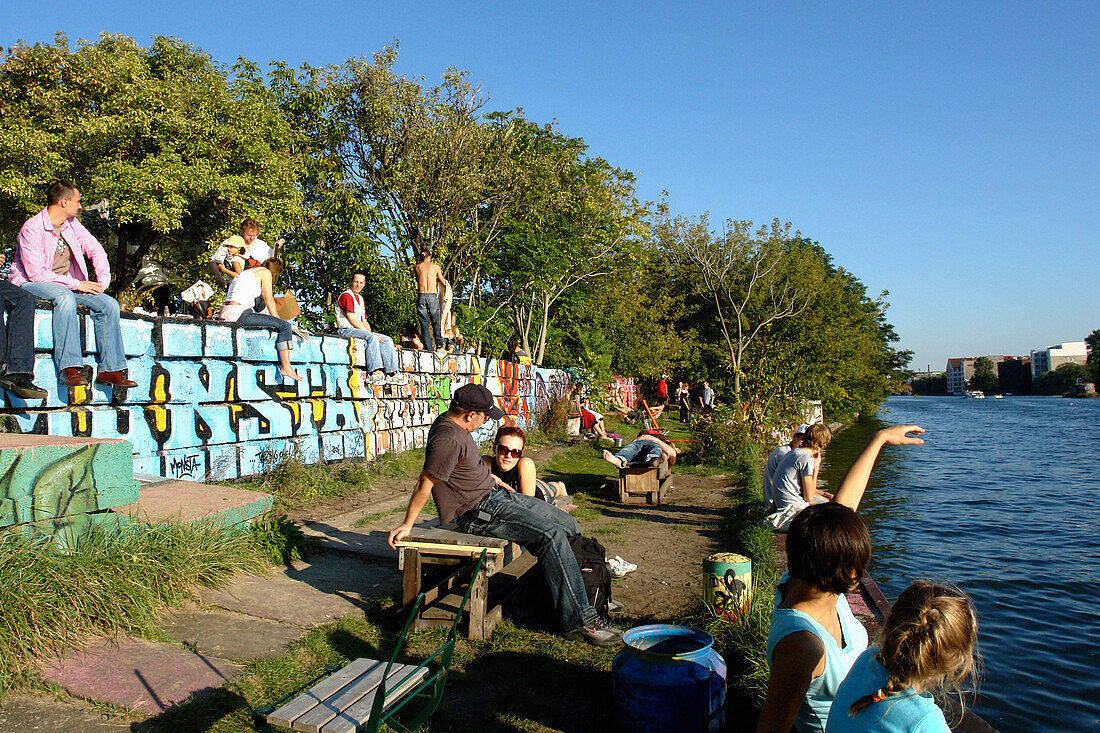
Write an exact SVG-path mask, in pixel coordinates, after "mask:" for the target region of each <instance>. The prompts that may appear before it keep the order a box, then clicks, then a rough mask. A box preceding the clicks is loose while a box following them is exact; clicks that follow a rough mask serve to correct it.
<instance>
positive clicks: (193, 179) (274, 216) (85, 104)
mask: <svg viewBox="0 0 1100 733" xmlns="http://www.w3.org/2000/svg"><path fill="white" fill-rule="evenodd" d="M295 140H296V135H295V132H294V131H293V130H292V129H291V127H290V125H289V124H288V123H287V121H286V120H285V119H284V118H283V116H282V114H281V113H280V111H279V109H278V107H277V106H276V105H275V104H274V102H273V99H272V97H271V94H270V93H269V92H268V91H267V90H266V89H265V87H264V86H263V84H262V83H260V82H259V81H258V80H257V79H256V78H255V77H254V76H252V75H251V74H249V73H247V71H245V72H244V73H240V74H235V75H234V76H232V77H230V78H227V76H226V73H225V71H224V70H222V69H220V68H218V67H217V66H215V65H214V64H213V63H212V62H211V60H210V58H209V56H207V55H206V54H205V53H203V52H202V51H200V50H198V49H196V48H194V47H193V46H191V45H189V44H186V43H183V42H182V41H179V40H176V39H173V38H164V37H156V38H154V39H153V42H152V45H151V46H150V47H149V48H148V49H145V48H142V47H140V46H138V45H137V44H136V43H135V42H134V41H133V40H132V39H130V38H126V37H124V36H118V35H111V34H104V35H102V36H101V37H100V38H99V40H98V41H96V42H94V43H89V42H84V41H82V42H80V43H79V44H78V46H77V48H76V50H70V49H69V45H68V41H67V39H66V38H65V36H64V35H63V34H58V36H57V38H56V41H55V43H54V44H53V45H47V44H36V45H34V46H27V45H25V44H23V43H18V44H16V45H15V47H14V48H12V49H11V52H10V54H9V55H8V56H6V57H5V58H4V59H3V61H2V63H0V232H2V233H3V236H4V238H5V239H6V240H7V241H9V242H11V241H14V239H15V235H16V232H17V231H18V229H19V227H20V226H21V225H22V223H23V221H24V220H25V219H26V218H28V217H29V216H31V215H32V214H34V213H35V212H36V211H38V210H39V209H41V208H42V207H43V206H44V205H45V195H44V191H45V188H46V186H47V185H48V184H49V183H50V181H52V180H54V179H56V178H67V179H70V180H72V181H73V182H74V183H75V184H76V185H77V187H79V188H80V189H81V192H82V194H83V197H84V199H85V200H86V201H89V202H91V201H96V200H98V199H101V198H106V199H108V200H109V201H110V211H111V220H112V223H113V224H114V225H115V229H116V231H117V234H118V238H119V240H120V242H121V243H120V244H119V245H118V246H117V247H113V248H111V249H113V251H110V250H109V252H110V257H111V270H112V284H111V292H112V293H114V294H116V295H117V294H119V293H120V292H121V291H123V290H125V289H126V288H127V287H129V285H130V284H131V283H132V282H133V280H134V278H135V276H136V274H137V272H138V270H139V269H140V268H141V266H142V262H143V260H145V258H146V257H151V258H153V259H155V260H158V261H159V263H160V264H161V265H162V267H164V268H165V269H166V270H167V271H168V272H169V274H171V275H174V276H176V277H178V278H180V279H183V278H186V277H189V276H193V275H195V274H200V273H199V272H198V268H197V267H195V266H196V265H199V264H200V263H201V262H202V261H203V260H204V254H205V253H206V252H208V251H209V250H210V247H211V246H212V243H214V242H216V241H220V240H221V238H222V237H223V236H224V235H226V234H228V233H230V232H231V231H232V230H233V229H235V225H236V224H237V223H238V222H239V221H240V220H241V219H242V218H244V217H245V216H252V217H255V218H256V219H259V220H260V221H261V222H262V223H263V225H264V227H265V229H266V230H267V231H283V230H286V229H288V228H290V227H291V226H292V225H293V224H295V223H296V222H297V221H298V216H299V202H300V196H299V193H298V188H297V186H296V180H297V175H298V174H297V171H298V166H299V157H298V155H297V153H296V151H295V148H294V142H295ZM101 239H103V240H109V239H110V238H109V237H106V236H101ZM104 244H105V245H106V244H109V241H104Z"/></svg>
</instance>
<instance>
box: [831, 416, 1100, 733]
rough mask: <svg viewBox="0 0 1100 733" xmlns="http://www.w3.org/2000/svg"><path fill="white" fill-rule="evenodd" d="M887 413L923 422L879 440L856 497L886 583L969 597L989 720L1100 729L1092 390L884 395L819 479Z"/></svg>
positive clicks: (1099, 488) (1011, 726) (982, 705)
mask: <svg viewBox="0 0 1100 733" xmlns="http://www.w3.org/2000/svg"><path fill="white" fill-rule="evenodd" d="M892 423H915V424H918V425H921V426H922V427H924V428H925V429H926V430H927V431H928V432H927V433H926V434H925V436H924V438H925V444H924V445H923V446H897V447H888V448H886V449H884V451H883V453H882V456H881V457H880V458H879V462H878V464H876V467H875V471H874V472H873V473H872V476H871V484H870V488H869V489H868V493H867V496H866V498H865V499H864V502H863V505H862V506H861V507H860V511H861V513H862V514H863V516H864V519H865V520H866V521H867V523H868V526H869V527H870V529H871V536H872V539H873V540H874V555H873V557H872V559H871V568H870V572H871V574H872V575H873V576H874V578H875V579H876V580H877V581H878V583H879V585H881V586H882V589H883V592H885V593H886V595H887V597H889V598H890V599H891V600H893V599H894V598H896V597H897V594H898V593H899V592H900V591H901V590H903V589H904V588H905V586H906V585H908V584H909V582H910V581H911V580H913V579H916V578H929V579H932V580H946V581H950V582H952V583H954V584H956V585H958V586H960V587H961V588H962V589H963V590H965V591H967V592H968V593H970V594H971V596H973V598H974V601H975V604H976V605H977V608H978V625H979V645H980V651H981V653H982V657H983V670H982V681H981V688H980V693H979V696H978V698H977V701H976V703H975V705H974V708H975V710H976V711H977V712H978V713H979V714H981V715H982V716H983V717H984V718H986V720H988V721H989V722H990V723H991V724H992V725H993V726H994V727H996V728H998V729H1000V730H1002V731H1085V730H1089V731H1096V730H1100V611H1098V608H1097V604H1098V603H1100V457H1098V455H1097V451H1100V399H1093V400H1069V399H1062V398H1059V397H1007V398H1005V399H1001V400H994V399H985V400H971V399H963V398H959V397H938V398H937V397H920V398H913V397H894V398H891V399H890V400H888V401H887V402H886V404H885V405H884V406H883V409H882V411H881V412H880V414H879V416H878V419H877V420H876V421H871V422H870V423H866V424H856V425H853V426H850V427H849V428H847V429H845V430H843V431H842V432H841V433H840V434H839V435H838V436H837V438H836V439H835V440H834V441H833V444H832V445H831V446H830V447H829V449H828V451H827V454H826V462H825V465H824V466H823V468H822V475H823V476H824V477H825V478H826V480H827V481H828V484H829V487H830V488H835V487H836V486H838V485H839V482H840V477H841V476H842V475H843V472H844V469H846V468H847V466H848V465H849V464H850V463H851V460H852V458H853V457H854V456H855V454H856V453H857V452H858V451H859V449H860V448H862V447H863V444H864V443H865V441H866V438H867V436H868V435H869V434H870V433H871V432H873V430H875V429H877V428H879V427H882V425H883V424H892Z"/></svg>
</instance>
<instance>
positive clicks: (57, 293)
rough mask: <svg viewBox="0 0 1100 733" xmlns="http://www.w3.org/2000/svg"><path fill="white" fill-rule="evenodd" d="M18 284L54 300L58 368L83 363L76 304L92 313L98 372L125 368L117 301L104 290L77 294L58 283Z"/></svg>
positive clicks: (35, 295)
mask: <svg viewBox="0 0 1100 733" xmlns="http://www.w3.org/2000/svg"><path fill="white" fill-rule="evenodd" d="M20 287H22V288H23V289H24V290H26V291H27V292H28V293H30V294H31V295H33V296H34V297H36V298H41V299H42V300H48V301H50V302H51V303H53V360H54V364H56V365H57V369H58V371H60V370H62V369H69V368H73V367H77V368H79V367H81V366H84V360H83V358H82V357H83V349H82V348H81V344H80V319H79V318H78V317H77V312H76V307H77V306H78V305H82V306H84V307H86V308H87V309H88V310H89V312H90V313H91V316H92V323H93V324H94V326H95V348H96V354H97V356H98V358H97V364H98V367H99V371H101V372H119V371H122V370H123V369H125V368H126V352H125V351H124V350H123V348H122V327H121V326H119V317H118V316H119V308H118V301H117V300H115V299H114V298H112V297H111V296H110V295H104V294H103V293H78V292H76V291H73V290H69V289H68V288H67V287H65V286H64V285H59V284H58V283H50V282H38V283H36V282H25V283H23V284H22V285H21V286H20Z"/></svg>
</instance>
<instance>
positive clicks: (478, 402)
mask: <svg viewBox="0 0 1100 733" xmlns="http://www.w3.org/2000/svg"><path fill="white" fill-rule="evenodd" d="M451 407H461V408H462V409H463V410H469V411H470V412H484V413H485V414H486V415H487V416H488V417H489V419H490V420H499V419H500V418H502V417H504V410H502V409H500V408H499V407H497V403H496V400H494V399H493V393H492V392H490V391H489V390H487V389H486V388H485V385H482V384H466V385H463V386H461V387H459V388H458V389H456V390H455V393H454V397H452V398H451Z"/></svg>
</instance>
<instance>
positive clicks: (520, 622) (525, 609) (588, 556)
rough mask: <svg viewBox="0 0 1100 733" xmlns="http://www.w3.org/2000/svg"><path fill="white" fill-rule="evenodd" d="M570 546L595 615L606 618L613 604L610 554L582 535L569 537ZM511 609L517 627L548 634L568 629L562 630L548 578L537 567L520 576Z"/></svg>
mask: <svg viewBox="0 0 1100 733" xmlns="http://www.w3.org/2000/svg"><path fill="white" fill-rule="evenodd" d="M569 546H570V548H571V549H572V550H573V555H574V556H575V557H576V558H577V564H578V565H579V566H580V568H581V577H582V578H583V579H584V590H585V592H586V593H587V594H588V602H589V603H591V604H592V607H593V608H595V609H596V613H598V614H599V615H600V616H602V617H603V618H607V605H608V603H610V602H611V571H610V570H609V569H608V567H607V551H606V550H604V548H603V545H601V544H600V543H599V542H597V541H596V540H594V539H592V538H591V537H585V536H583V535H579V534H578V535H573V536H572V537H570V538H569ZM508 610H509V614H510V615H511V617H512V621H513V623H515V624H516V625H517V626H523V627H525V628H530V629H539V630H545V631H564V630H565V629H562V628H561V615H560V614H559V613H558V612H557V609H556V608H555V607H554V598H553V596H551V594H550V585H549V584H548V583H547V582H546V575H545V574H544V573H543V572H542V568H541V567H540V566H538V565H536V566H535V567H533V568H531V569H530V570H528V571H527V572H526V573H524V574H523V576H522V577H520V579H519V581H518V583H517V587H516V591H515V593H514V594H513V595H512V598H511V602H510V604H509V609H508Z"/></svg>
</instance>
